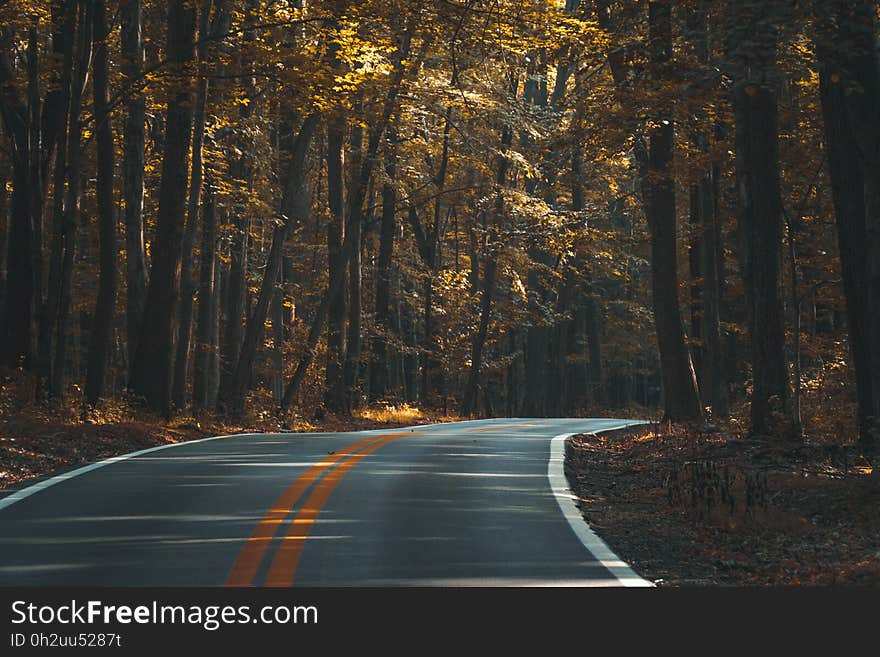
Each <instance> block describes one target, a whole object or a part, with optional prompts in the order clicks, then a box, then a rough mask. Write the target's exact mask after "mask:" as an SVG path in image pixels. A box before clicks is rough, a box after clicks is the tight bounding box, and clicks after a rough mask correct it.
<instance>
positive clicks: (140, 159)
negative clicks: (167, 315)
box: [120, 0, 147, 373]
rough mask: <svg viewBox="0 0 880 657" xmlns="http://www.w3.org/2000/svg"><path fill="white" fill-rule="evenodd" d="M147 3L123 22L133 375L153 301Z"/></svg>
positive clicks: (136, 1)
mask: <svg viewBox="0 0 880 657" xmlns="http://www.w3.org/2000/svg"><path fill="white" fill-rule="evenodd" d="M141 5H142V0H124V2H122V4H121V6H120V13H121V22H122V67H121V68H122V75H123V77H124V80H125V85H126V88H127V89H129V92H128V94H127V100H126V111H125V125H124V129H123V131H124V133H125V138H124V141H125V143H124V146H123V166H122V169H123V196H124V198H125V281H126V283H125V285H126V294H125V328H126V354H127V360H126V362H127V365H128V370H129V373H130V372H131V367H132V364H133V363H134V357H135V354H136V353H137V341H138V337H139V333H140V326H141V318H142V316H143V312H144V303H145V302H146V298H147V256H146V250H145V247H144V165H145V156H144V143H145V139H146V133H145V122H146V102H145V100H144V95H143V93H142V91H141V86H142V80H141V78H142V75H143V67H144V38H143V32H142V25H141V12H142V9H141Z"/></svg>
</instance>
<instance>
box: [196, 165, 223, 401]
mask: <svg viewBox="0 0 880 657" xmlns="http://www.w3.org/2000/svg"><path fill="white" fill-rule="evenodd" d="M205 182H206V184H205V190H204V194H203V196H204V199H203V203H202V239H201V245H200V248H199V307H198V321H197V323H196V344H195V358H194V363H193V408H195V409H197V410H200V411H204V410H207V409H209V408H211V407H212V404H211V370H212V365H213V362H214V361H215V360H216V358H217V311H216V307H217V305H218V304H217V295H216V285H215V283H216V277H217V205H216V202H215V199H214V189H213V184H212V182H211V180H210V178H209V177H206V181H205Z"/></svg>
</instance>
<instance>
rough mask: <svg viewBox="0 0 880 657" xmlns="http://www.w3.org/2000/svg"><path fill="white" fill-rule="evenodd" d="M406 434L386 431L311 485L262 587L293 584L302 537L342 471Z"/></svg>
mask: <svg viewBox="0 0 880 657" xmlns="http://www.w3.org/2000/svg"><path fill="white" fill-rule="evenodd" d="M410 435H412V433H411V432H406V433H397V434H388V435H387V436H385V437H384V439H383V440H381V441H379V442H377V443H374V444H372V445H370V446H369V447H368V448H366V449H365V450H363V451H361V452H358V453H357V454H355V455H354V456H352V457H351V458H349V459H347V460H346V461H344V462H343V463H341V464H340V465H339V466H338V467H336V468H334V469H333V470H331V471H330V473H329V474H328V475H327V476H326V477H324V478H323V479H322V480H321V481H320V482H319V483H318V485H317V486H315V489H314V490H313V491H312V494H311V495H310V496H309V498H308V499H307V500H306V501H305V502H304V503H303V505H302V507H301V508H300V510H299V512H298V513H297V514H296V517H295V518H294V519H293V522H292V523H291V524H290V528H289V529H288V530H287V536H285V537H284V540H283V541H282V543H281V546H280V547H279V548H278V553H277V554H276V555H275V560H274V561H273V562H272V567H271V568H270V569H269V574H268V575H267V576H266V584H265V585H266V586H291V585H292V584H293V578H294V575H295V574H296V567H297V565H298V564H299V559H300V557H301V556H302V551H303V547H305V543H306V539H307V538H308V537H309V533H310V532H311V530H312V526H313V525H314V524H315V521H316V520H317V519H318V515H319V514H320V513H321V509H322V508H323V507H324V504H325V503H326V502H327V499H328V498H329V497H330V494H331V493H332V492H333V490H334V489H335V488H336V486H337V485H338V484H339V482H340V481H342V478H343V477H344V476H345V473H346V472H348V471H349V470H351V469H352V468H353V467H354V466H355V465H357V464H358V463H359V462H360V461H361V460H363V459H364V458H365V457H366V456H368V455H369V454H372V453H373V452H375V451H376V450H377V449H379V448H381V447H384V446H385V445H387V444H388V443H391V442H394V441H395V440H400V439H401V438H403V437H404V436H410Z"/></svg>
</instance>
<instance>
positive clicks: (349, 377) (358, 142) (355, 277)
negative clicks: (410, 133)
mask: <svg viewBox="0 0 880 657" xmlns="http://www.w3.org/2000/svg"><path fill="white" fill-rule="evenodd" d="M358 114H360V112H358ZM357 118H358V119H360V116H358V117H357ZM363 150H364V129H363V128H362V127H361V126H360V124H359V123H358V122H356V123H355V125H354V126H353V127H352V129H351V158H350V168H351V179H352V181H353V182H354V183H355V184H357V181H358V179H359V178H358V174H359V173H360V168H361V167H362V166H363V155H364V153H363ZM362 224H363V217H362V216H361V213H359V212H350V213H349V224H348V228H347V229H346V230H347V231H348V232H349V233H350V234H351V241H352V243H353V248H352V252H351V259H350V260H349V263H348V333H347V336H346V341H345V342H346V347H347V348H346V350H345V364H344V367H343V374H342V380H343V390H344V396H345V411H346V412H347V413H351V412H352V411H353V410H354V407H355V405H356V401H357V385H358V379H359V378H360V364H361V309H362V306H363V303H362V302H363V295H362V291H361V282H362V280H361V279H362V271H361V252H362V250H363V245H362V243H361V233H362Z"/></svg>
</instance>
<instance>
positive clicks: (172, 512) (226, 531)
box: [0, 419, 648, 587]
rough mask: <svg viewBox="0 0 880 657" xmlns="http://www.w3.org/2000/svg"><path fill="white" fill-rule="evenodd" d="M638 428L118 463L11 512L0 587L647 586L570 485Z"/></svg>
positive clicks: (428, 438)
mask: <svg viewBox="0 0 880 657" xmlns="http://www.w3.org/2000/svg"><path fill="white" fill-rule="evenodd" d="M627 424H630V422H628V421H625V420H586V419H584V420H582V419H550V420H547V419H498V420H478V421H470V422H457V423H451V424H442V425H431V426H422V427H411V428H406V429H391V430H378V431H365V432H357V433H347V434H290V433H288V434H245V435H239V436H230V437H224V438H217V439H209V440H206V441H198V442H192V443H183V444H179V445H175V446H173V447H172V448H170V449H165V448H160V449H156V450H147V451H146V452H141V453H138V454H136V455H131V456H130V457H121V458H117V459H111V460H110V462H104V463H102V464H98V466H97V467H96V466H89V467H86V468H81V469H79V470H76V471H73V472H71V473H68V474H67V475H62V476H61V477H59V478H55V479H48V480H44V481H42V482H40V483H38V484H36V485H35V486H32V487H29V488H26V489H23V490H21V491H18V492H15V493H11V494H8V495H7V496H5V497H2V498H0V586H291V585H295V586H314V587H324V586H621V585H625V586H644V585H647V584H648V583H647V582H645V581H644V580H642V579H641V578H639V577H638V576H637V575H636V574H635V573H634V572H632V570H630V569H629V567H628V566H627V565H626V564H624V563H622V562H621V561H620V560H619V559H618V558H617V557H616V556H615V555H614V554H613V553H612V552H611V551H610V550H609V549H608V547H607V546H606V545H605V544H604V543H603V542H602V541H601V540H600V539H599V538H598V537H597V536H596V535H595V534H593V533H592V532H591V531H590V529H589V528H588V526H587V525H586V523H584V522H583V521H582V520H581V519H580V517H579V514H578V512H577V510H576V509H575V507H574V503H573V502H572V500H571V499H570V494H569V493H568V492H567V485H566V483H565V480H564V477H563V475H562V453H563V452H562V442H563V440H564V436H565V435H570V434H573V433H584V432H595V431H602V430H607V429H610V428H615V427H621V426H625V425H627ZM554 439H555V440H554Z"/></svg>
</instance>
